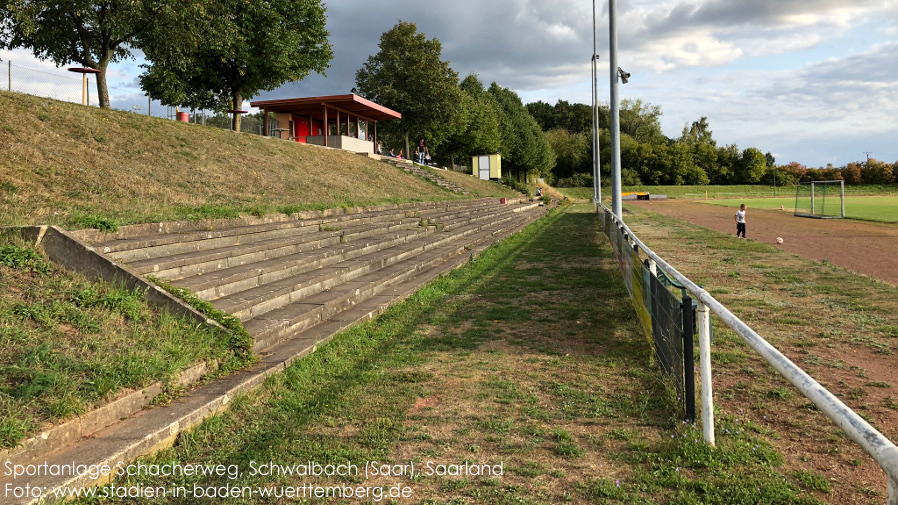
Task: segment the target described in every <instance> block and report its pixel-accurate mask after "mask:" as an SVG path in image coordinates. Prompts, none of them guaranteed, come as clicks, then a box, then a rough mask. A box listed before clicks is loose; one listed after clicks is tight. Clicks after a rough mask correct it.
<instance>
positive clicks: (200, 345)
mask: <svg viewBox="0 0 898 505" xmlns="http://www.w3.org/2000/svg"><path fill="white" fill-rule="evenodd" d="M250 359H251V342H248V341H243V342H237V341H233V339H232V338H231V336H229V335H227V334H225V333H223V332H220V331H219V330H216V329H215V328H212V327H207V326H204V325H200V326H198V325H197V324H196V323H191V322H189V321H186V320H182V319H180V318H176V317H172V316H169V315H167V314H165V313H163V312H160V311H159V310H156V309H153V308H152V307H150V306H148V305H147V303H146V301H145V300H144V297H143V294H142V293H140V292H133V291H129V290H127V289H124V288H121V287H116V286H110V285H109V284H106V283H99V282H89V281H87V280H86V279H84V277H82V276H80V275H77V274H74V273H71V272H68V271H66V270H63V269H62V268H60V267H57V266H55V265H53V264H51V263H49V262H48V261H47V260H46V259H44V258H43V257H42V256H40V255H39V254H38V253H37V252H35V251H34V250H33V249H30V248H28V247H26V246H25V245H23V244H21V243H14V242H11V241H8V240H5V239H0V448H5V447H11V446H15V445H16V444H18V443H19V442H20V441H21V440H22V439H24V438H26V437H28V436H30V435H33V434H35V432H37V431H38V430H39V429H41V428H42V427H44V426H45V425H47V423H58V422H60V421H65V420H67V419H70V418H72V417H73V416H76V415H78V414H82V413H84V412H86V411H87V410H89V409H90V408H92V407H95V406H97V405H99V404H102V403H105V402H106V401H108V400H110V399H113V398H115V397H117V395H119V394H120V393H121V392H122V391H123V390H128V389H136V388H141V387H143V386H147V385H149V384H150V383H152V382H155V381H162V382H164V383H169V382H171V381H172V379H173V378H174V377H175V376H176V374H177V373H178V372H180V371H183V370H185V369H186V368H188V367H190V366H192V365H194V364H197V363H199V362H201V361H205V362H206V363H208V364H210V365H212V364H213V363H215V364H217V365H218V366H219V367H220V368H219V369H218V372H219V373H224V372H225V371H226V370H230V369H234V368H240V367H242V366H244V365H245V364H247V363H248V362H249V361H250ZM212 370H213V371H214V370H215V368H214V367H212ZM176 389H177V388H176V387H175V386H174V385H172V384H169V385H168V393H169V394H173V393H176Z"/></svg>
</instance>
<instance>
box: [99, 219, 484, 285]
mask: <svg viewBox="0 0 898 505" xmlns="http://www.w3.org/2000/svg"><path fill="white" fill-rule="evenodd" d="M484 205H488V203H487V202H483V201H480V202H477V203H475V204H467V203H466V204H464V205H459V206H455V207H454V208H450V210H449V211H446V210H445V205H440V206H436V205H432V206H427V207H425V208H423V209H421V210H415V211H409V210H403V211H401V212H400V213H395V212H393V213H378V214H377V215H374V216H356V217H341V219H339V220H329V221H328V223H327V224H322V225H320V226H322V228H323V231H316V230H317V229H318V226H319V225H316V226H311V225H309V226H305V225H304V224H302V223H300V224H299V226H300V228H299V229H298V230H299V231H297V232H296V233H290V232H289V230H279V232H281V233H282V235H281V236H275V237H269V235H267V234H266V233H260V234H244V235H243V237H244V240H246V243H243V242H241V243H236V244H229V243H228V242H219V241H218V239H212V240H209V241H206V243H201V242H196V243H194V242H192V243H191V244H192V245H191V246H190V250H188V251H187V252H178V251H180V250H181V249H182V247H181V246H180V245H174V246H173V247H169V246H159V247H158V248H155V251H153V252H152V253H150V252H141V253H139V254H138V255H139V256H152V257H149V258H145V259H136V260H128V259H127V256H126V257H125V258H122V256H123V255H124V253H122V252H117V253H114V254H113V256H115V257H116V258H118V259H120V260H121V261H123V262H124V263H128V265H129V266H130V267H131V268H132V269H134V270H135V271H136V272H137V273H140V274H148V273H152V274H153V275H155V276H157V277H160V278H163V279H167V280H174V279H179V278H184V277H188V276H191V275H198V274H204V273H207V272H210V271H214V270H218V269H222V268H228V267H234V266H238V265H243V264H247V263H251V262H256V261H262V260H266V259H270V258H276V257H280V256H287V255H290V254H294V253H297V252H303V251H307V250H311V249H313V248H316V247H324V246H327V245H333V244H336V243H339V242H350V241H353V240H358V239H361V238H365V237H370V236H376V235H379V234H381V233H382V232H383V233H386V232H394V231H396V230H397V229H408V230H413V229H415V228H416V227H417V226H418V224H420V222H421V219H429V218H430V216H434V218H436V219H437V220H440V219H444V218H447V217H448V218H452V217H455V216H460V215H464V214H466V213H471V212H479V211H481V210H482V209H483V208H484ZM389 219H392V221H390V220H389ZM253 239H255V240H253ZM142 251H143V249H142Z"/></svg>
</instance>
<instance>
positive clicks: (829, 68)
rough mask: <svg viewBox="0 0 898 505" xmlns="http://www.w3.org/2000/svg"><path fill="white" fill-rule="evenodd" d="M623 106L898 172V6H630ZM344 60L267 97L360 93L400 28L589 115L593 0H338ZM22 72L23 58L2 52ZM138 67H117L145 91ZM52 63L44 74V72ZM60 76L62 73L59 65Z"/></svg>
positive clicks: (842, 0)
mask: <svg viewBox="0 0 898 505" xmlns="http://www.w3.org/2000/svg"><path fill="white" fill-rule="evenodd" d="M617 5H618V37H619V38H618V46H619V56H618V62H619V65H620V66H621V67H622V68H624V69H625V70H626V71H628V72H630V73H631V74H632V77H631V79H630V82H629V83H628V84H627V85H622V86H621V88H620V95H621V98H630V99H637V98H639V99H642V100H643V101H647V102H650V103H652V104H655V105H660V106H661V110H662V112H663V116H662V119H661V122H662V127H663V129H664V133H665V134H666V135H668V136H671V137H677V136H679V134H680V132H681V131H682V129H683V126H684V125H685V124H687V123H691V122H692V121H694V120H697V119H698V118H699V117H701V116H707V117H708V121H709V124H710V126H711V129H712V131H713V132H714V138H715V139H716V140H717V142H718V144H730V143H735V144H737V145H739V147H740V148H745V147H757V148H759V149H761V150H762V151H764V152H767V151H769V152H771V153H773V154H774V156H775V157H776V159H777V162H778V163H788V162H790V161H797V162H800V163H802V164H805V165H808V166H814V167H817V166H825V165H826V164H828V163H832V164H834V165H836V166H840V165H844V164H845V163H848V162H850V161H857V160H862V159H864V157H865V156H866V154H865V152H867V151H869V152H871V154H870V156H871V157H874V158H877V159H881V160H884V161H888V162H894V161H898V120H896V118H898V0H618V4H617ZM327 8H328V28H329V30H330V31H331V43H332V44H333V46H334V54H335V57H334V60H333V62H332V64H331V65H332V66H331V68H330V69H329V70H328V72H327V78H323V77H321V76H317V75H316V76H312V77H310V78H308V79H306V80H304V81H302V82H298V83H291V84H288V85H285V86H283V87H282V88H280V89H278V90H275V91H272V92H268V93H264V94H263V95H262V96H261V97H259V98H277V97H289V96H317V95H326V94H341V93H348V92H349V90H350V89H351V88H352V87H353V85H354V81H355V72H356V70H358V69H359V68H360V67H361V66H362V64H363V63H364V61H365V60H366V59H367V58H368V56H370V55H372V54H374V53H376V52H377V50H378V47H377V44H378V42H379V39H380V35H381V34H382V33H383V32H385V31H387V30H389V29H390V28H392V27H393V26H394V25H395V24H396V23H397V22H398V21H399V20H400V19H401V20H403V21H411V22H414V23H416V24H417V26H418V30H419V31H421V32H424V33H425V34H426V35H427V37H428V38H432V37H436V38H438V39H439V40H440V41H441V42H442V44H443V59H445V60H449V61H451V66H452V68H454V69H455V70H456V71H457V72H458V73H459V75H460V76H461V77H464V76H465V75H467V74H468V73H471V72H475V73H477V74H479V76H480V79H481V80H482V81H483V82H484V83H487V84H488V83H490V82H493V81H495V82H497V83H499V84H501V85H502V86H505V87H509V88H512V89H514V90H515V91H517V92H518V94H519V95H521V97H522V98H523V99H524V101H525V103H526V102H532V101H536V100H543V101H546V102H549V103H551V104H554V103H555V102H556V101H557V100H559V99H564V100H568V101H571V102H580V103H590V98H589V89H590V85H589V75H590V54H591V53H592V26H593V23H592V9H593V4H592V3H591V2H589V1H587V0H491V1H489V2H483V1H481V0H452V1H448V0H443V1H436V0H377V1H371V0H333V1H330V2H327ZM596 9H597V27H598V53H599V55H600V76H599V99H600V100H601V101H607V100H608V89H609V85H608V83H609V76H608V75H609V69H608V13H607V10H608V6H607V2H606V1H602V0H597V4H596ZM0 58H2V59H4V60H6V59H7V58H12V59H13V62H14V63H15V64H18V65H29V64H31V63H33V64H34V65H39V64H40V63H39V62H34V61H33V60H32V61H28V57H27V55H25V54H24V53H23V52H22V51H15V52H14V53H10V52H6V53H0ZM138 63H139V62H136V61H132V62H124V63H120V64H117V65H116V67H115V68H114V72H113V73H112V74H111V76H110V83H111V84H112V85H113V86H119V87H121V88H127V87H129V86H133V83H134V78H135V77H136V75H137V74H139V73H140V69H139V68H138V66H137V64H138ZM44 65H45V66H46V65H47V64H46V63H45V64H44ZM50 66H51V67H52V65H50Z"/></svg>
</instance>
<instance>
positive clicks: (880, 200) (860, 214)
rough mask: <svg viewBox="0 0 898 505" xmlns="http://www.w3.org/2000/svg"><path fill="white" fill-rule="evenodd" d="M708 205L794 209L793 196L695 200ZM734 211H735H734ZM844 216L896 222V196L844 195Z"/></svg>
mask: <svg viewBox="0 0 898 505" xmlns="http://www.w3.org/2000/svg"><path fill="white" fill-rule="evenodd" d="M696 201H700V202H702V203H708V204H710V205H722V206H725V207H733V208H736V207H738V206H739V204H741V203H744V204H745V205H746V206H748V208H749V209H752V208H755V209H771V210H779V209H780V208H781V207H782V208H783V209H785V210H788V211H794V209H795V197H794V196H792V197H788V198H745V199H740V200H696ZM838 201H839V200H838V199H833V200H832V202H830V201H829V200H827V207H828V206H829V205H830V204H832V205H838ZM734 212H735V211H734ZM845 217H846V218H850V219H862V220H864V221H882V222H886V223H898V196H846V197H845Z"/></svg>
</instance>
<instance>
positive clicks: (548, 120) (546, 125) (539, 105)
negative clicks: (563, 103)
mask: <svg viewBox="0 0 898 505" xmlns="http://www.w3.org/2000/svg"><path fill="white" fill-rule="evenodd" d="M527 112H529V113H530V115H531V116H533V119H535V120H536V122H537V124H539V127H540V128H542V129H543V131H544V132H547V131H549V130H554V129H555V107H552V105H551V104H548V103H546V102H543V101H542V100H540V101H538V102H532V103H528V104H527Z"/></svg>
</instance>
